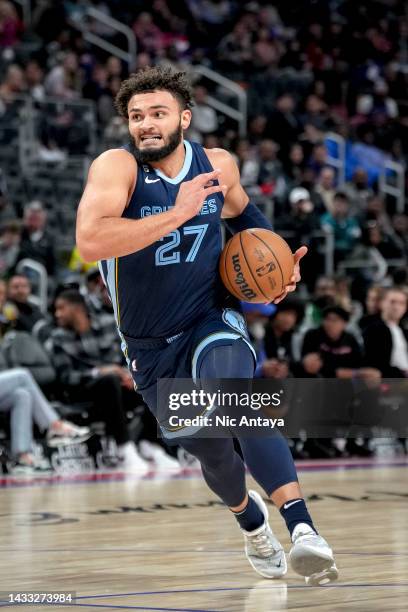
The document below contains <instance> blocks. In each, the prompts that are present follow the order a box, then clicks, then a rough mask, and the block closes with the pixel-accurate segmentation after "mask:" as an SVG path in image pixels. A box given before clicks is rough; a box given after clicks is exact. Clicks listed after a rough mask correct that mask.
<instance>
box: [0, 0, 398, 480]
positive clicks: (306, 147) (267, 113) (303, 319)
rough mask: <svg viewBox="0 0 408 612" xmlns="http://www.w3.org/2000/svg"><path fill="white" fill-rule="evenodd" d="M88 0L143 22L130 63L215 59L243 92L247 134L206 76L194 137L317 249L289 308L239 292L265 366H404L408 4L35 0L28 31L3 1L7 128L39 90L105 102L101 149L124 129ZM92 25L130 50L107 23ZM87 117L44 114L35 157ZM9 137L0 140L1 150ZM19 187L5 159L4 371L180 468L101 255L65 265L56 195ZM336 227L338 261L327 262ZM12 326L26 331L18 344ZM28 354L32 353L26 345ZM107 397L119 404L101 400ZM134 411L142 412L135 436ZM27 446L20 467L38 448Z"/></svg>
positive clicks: (365, 375) (297, 371)
mask: <svg viewBox="0 0 408 612" xmlns="http://www.w3.org/2000/svg"><path fill="white" fill-rule="evenodd" d="M90 6H93V7H95V8H97V9H98V10H99V11H101V12H102V13H104V14H105V15H107V16H112V17H115V18H116V19H119V20H121V21H122V22H123V23H126V24H127V25H129V26H130V27H132V29H133V31H134V33H135V36H136V39H137V49H138V54H137V58H136V65H135V66H133V67H130V70H136V69H139V68H143V67H146V66H150V65H157V64H159V65H170V66H173V67H176V68H180V69H187V70H189V69H190V68H191V66H194V65H196V64H201V65H204V66H207V67H209V68H211V69H213V70H215V71H218V72H219V73H221V74H222V75H224V76H227V77H228V78H231V79H233V80H234V81H237V82H239V83H240V84H241V85H242V86H243V87H244V88H245V90H246V92H247V95H248V102H249V104H248V107H249V117H248V126H247V128H248V129H247V136H246V137H245V138H242V137H240V136H239V134H238V130H237V126H236V124H235V123H234V122H233V121H232V120H230V119H228V118H226V117H225V116H224V115H221V114H220V113H217V112H216V111H215V110H214V108H213V107H212V106H211V104H210V103H209V96H215V97H218V98H219V99H220V100H221V101H223V102H224V103H226V104H233V103H234V102H233V100H232V99H231V98H229V97H228V94H226V93H225V91H221V90H220V89H218V88H215V87H214V85H211V83H210V82H206V81H204V80H200V81H196V82H195V84H194V95H195V108H194V109H193V121H192V125H191V127H190V130H189V132H188V134H187V137H188V138H191V139H192V140H196V141H199V142H201V143H203V145H204V146H206V147H208V148H212V147H218V146H221V147H225V148H227V149H228V150H229V151H231V153H232V154H233V155H234V157H235V159H236V161H237V164H238V166H239V169H240V172H241V177H242V184H243V186H244V187H245V189H246V190H247V192H248V193H249V195H250V196H251V197H252V198H254V199H255V201H259V203H260V205H261V206H265V211H266V212H267V214H269V215H270V216H271V219H272V220H273V223H274V226H275V228H276V230H277V231H278V232H279V233H281V234H282V235H283V236H285V237H286V239H287V240H288V242H289V243H290V245H291V247H293V249H295V248H297V247H298V246H299V245H300V244H306V245H307V246H308V247H309V254H308V256H307V257H306V258H304V260H303V261H302V264H303V262H304V265H303V270H302V274H303V281H304V282H303V283H302V285H301V287H300V289H299V291H298V295H297V297H296V299H292V298H287V299H286V300H285V301H284V302H282V303H281V304H279V306H278V307H276V306H274V305H270V306H258V305H249V304H243V308H244V312H245V314H246V317H247V320H248V324H249V329H250V334H251V336H252V340H253V342H254V344H255V346H256V348H257V354H258V366H257V376H260V377H265V378H286V377H304V378H309V377H315V378H319V377H320V378H321V377H323V378H324V377H333V378H334V377H338V378H344V379H347V378H351V379H354V378H361V379H362V380H364V381H372V380H378V378H379V377H381V376H383V377H407V376H408V348H407V330H408V320H407V296H408V276H407V257H408V216H407V214H406V212H407V209H406V207H405V209H404V210H401V209H398V208H397V207H396V205H395V200H394V199H393V198H390V197H385V196H384V195H383V194H381V191H380V189H379V169H380V168H381V165H382V163H383V162H384V160H386V159H388V160H392V161H395V162H398V163H400V164H402V166H403V167H404V168H406V165H407V153H408V151H407V142H408V138H407V131H408V112H407V111H408V103H407V98H406V92H407V85H408V44H407V40H408V36H407V34H408V25H407V21H406V14H405V10H406V9H405V3H404V2H402V1H400V0H371V1H370V2H367V1H362V2H355V1H354V0H332V1H328V0H314V1H313V2H297V3H288V2H283V1H281V0H274V1H273V2H272V1H269V2H268V1H260V2H257V1H253V2H252V1H251V2H237V1H234V0H186V1H185V2H178V1H175V0H153V1H152V2H151V3H146V2H144V1H142V0H94V1H88V0H65V1H62V2H52V1H51V0H37V1H36V2H33V12H32V25H31V27H28V26H27V24H24V23H23V20H22V16H21V13H20V12H19V11H20V7H19V6H17V5H15V4H14V3H13V2H11V1H9V0H0V127H2V126H3V127H4V126H7V125H8V123H9V122H10V120H11V118H13V117H14V118H15V117H18V107H17V106H16V104H15V102H16V100H17V99H18V98H19V96H22V95H28V96H31V98H32V99H33V100H34V101H36V102H38V103H42V102H44V101H45V100H47V99H48V97H52V98H54V99H57V100H60V101H61V102H64V101H66V102H69V101H80V100H82V99H88V100H92V101H93V102H94V103H95V107H96V112H97V118H98V135H99V137H100V143H102V145H101V146H116V145H117V144H123V143H124V142H126V140H127V128H126V125H125V124H124V123H123V122H122V120H121V119H120V118H118V117H117V116H116V114H115V111H114V107H113V100H114V97H115V95H116V93H117V91H118V89H119V86H120V82H121V80H122V79H123V78H126V76H127V75H128V74H129V67H128V66H127V65H126V64H125V63H124V62H121V61H120V60H119V59H118V58H117V57H114V56H111V55H109V54H107V53H105V52H103V51H101V50H100V49H98V48H97V47H94V46H91V45H89V44H88V43H87V42H86V41H85V39H84V37H83V35H82V34H81V33H80V32H79V31H78V28H77V27H76V24H78V23H80V22H81V20H83V19H85V13H86V10H87V8H89V7H90ZM90 26H91V29H92V32H93V33H94V34H95V35H99V36H102V37H103V38H104V39H105V40H107V41H108V42H111V43H112V44H115V45H118V46H123V44H124V41H123V39H122V38H121V35H119V34H117V33H114V32H113V31H112V30H111V29H110V28H109V27H108V26H106V25H103V24H102V23H101V22H96V21H95V22H91V23H90ZM84 120H85V119H84V117H80V116H79V115H74V114H73V113H72V112H68V111H67V110H66V109H65V107H63V109H62V111H61V112H59V113H58V112H57V113H56V114H55V113H54V114H52V113H51V114H48V115H45V114H44V115H43V116H42V118H41V120H40V129H39V141H40V142H39V149H38V155H39V157H40V158H41V159H42V160H44V161H46V162H47V163H50V164H53V163H59V162H60V161H61V160H64V159H66V158H67V157H68V156H69V155H70V154H78V153H81V152H83V150H84V148H86V147H88V145H89V142H88V141H87V140H86V139H85V140H84V133H85V132H84V130H83V129H82V126H83V123H81V122H83V121H84ZM0 131H1V130H0ZM329 131H332V132H336V133H338V134H339V135H340V136H342V137H343V138H344V139H345V142H346V168H345V182H341V181H340V177H339V174H338V172H337V170H336V169H335V168H333V166H332V165H331V164H330V155H332V154H333V150H332V149H331V148H330V147H331V145H330V143H329V142H328V140H327V138H326V136H327V133H328V132H329ZM6 133H7V130H4V131H3V132H1V138H0V145H1V144H2V145H3V146H5V147H7V138H6V137H5V136H4V134H6ZM405 180H406V179H405ZM7 182H8V177H7V173H6V172H4V171H3V170H2V169H1V168H0V349H1V350H2V352H3V353H5V354H6V355H7V358H6V359H4V360H3V365H2V362H1V361H0V385H1V376H2V373H3V375H4V373H5V372H8V371H10V370H11V368H21V367H23V368H25V367H28V368H29V370H30V371H32V372H33V376H34V379H35V380H36V381H37V383H38V385H39V386H40V387H41V389H42V391H43V393H44V397H45V398H46V401H54V402H61V403H62V405H64V404H65V405H72V406H75V405H77V406H78V405H86V407H87V411H88V413H89V419H90V421H92V420H95V419H96V418H98V419H100V420H102V421H103V422H104V425H105V428H106V431H107V433H108V435H109V436H111V437H113V439H114V440H115V441H116V444H117V446H118V448H120V449H121V450H120V453H119V455H120V458H121V461H122V462H125V463H122V465H127V466H133V468H134V469H138V470H140V471H143V470H145V469H146V467H147V466H148V465H149V462H150V463H151V462H153V463H156V464H157V465H159V466H164V467H169V468H171V469H174V468H175V466H176V465H177V458H176V457H175V455H174V453H173V456H170V455H168V454H167V450H168V449H164V448H163V447H162V446H160V445H157V441H156V430H155V426H154V423H152V421H151V419H150V417H149V414H148V413H147V411H146V410H145V409H144V407H143V402H142V401H141V398H140V396H137V394H135V393H134V391H133V389H132V383H131V379H130V375H129V373H128V371H127V370H126V368H125V363H124V361H123V357H122V354H121V352H120V346H119V340H118V339H117V336H116V333H115V323H114V318H113V313H112V307H111V304H110V301H109V298H108V296H107V293H106V290H105V288H104V286H103V283H102V281H101V277H100V275H99V272H98V269H97V268H96V265H95V264H84V262H83V261H82V260H81V258H80V257H79V254H78V252H77V251H76V249H75V247H74V245H72V253H71V255H70V257H69V260H66V261H62V260H61V258H60V257H59V254H58V245H57V244H56V236H55V233H54V232H53V227H52V226H51V225H50V221H49V218H48V212H47V211H49V203H48V202H47V201H40V200H32V201H27V202H26V204H25V206H23V207H22V209H21V210H18V209H17V208H16V206H15V205H14V203H13V200H12V197H10V195H9V192H8V188H7ZM76 205H77V202H72V208H73V209H75V208H76ZM328 234H330V236H331V237H332V245H333V252H332V253H331V255H330V256H331V258H332V263H333V270H334V272H333V273H330V274H327V273H326V274H325V270H326V272H327V248H326V247H327V242H326V241H325V236H327V235H328ZM325 245H326V246H325ZM26 258H29V259H31V260H34V261H36V262H38V263H40V264H42V265H43V266H44V268H45V270H46V272H47V274H48V277H49V281H50V282H49V285H50V291H49V296H48V297H49V300H48V308H45V309H44V308H41V307H40V306H38V303H37V302H36V301H35V299H34V295H33V292H32V287H31V279H30V278H29V277H28V276H26V275H25V274H24V273H22V272H21V271H19V270H20V268H19V262H21V261H22V260H24V259H26ZM16 332H18V333H19V334H23V336H20V338H23V339H24V341H25V342H27V345H25V344H24V343H23V348H21V347H20V349H19V350H17V348H16V343H15V337H14V336H13V335H12V334H15V333H16ZM24 334H25V336H24ZM30 342H31V343H32V344H31V345H30V344H29V343H30ZM17 344H18V343H17ZM9 345H10V346H11V347H12V349H13V350H11V348H10V346H9ZM34 345H35V346H34ZM30 346H31V348H30ZM24 347H25V348H24ZM27 347H28V348H27ZM30 351H33V354H34V355H35V356H36V357H35V359H34V358H33V361H32V362H30V361H27V360H24V359H23V358H22V356H23V355H24V354H27V352H28V353H30ZM30 354H31V353H30ZM36 360H38V363H37V361H36ZM40 365H41V367H47V368H49V370H48V372H49V376H48V377H47V376H45V378H44V379H43V378H41V376H40V375H39V374H38V371H39V370H38V369H37V370H35V371H34V370H33V368H34V366H36V367H37V366H38V367H39V366H40ZM41 371H42V373H44V372H43V370H41ZM106 397H109V398H110V400H109V402H106V401H105V402H101V398H104V399H105V398H106ZM103 403H104V404H105V407H106V409H104V410H103V411H102V412H103V413H102V412H101V408H100V406H101V405H102V404H103ZM2 409H3V410H5V408H4V406H3V408H2V405H1V398H0V411H1V410H2ZM8 409H9V404H8ZM135 415H138V422H140V423H141V425H140V427H139V429H138V433H137V434H134V432H133V434H132V433H131V430H132V422H133V419H134V418H135ZM50 422H52V421H50ZM82 425H84V424H82ZM43 429H44V428H43ZM80 433H81V432H79V433H78V432H74V437H75V435H80ZM135 439H138V440H139V445H138V446H136V444H135V443H134V440H135ZM315 442H316V441H315ZM26 450H27V449H26ZM294 452H298V451H296V449H294ZM365 452H369V450H368V448H367V447H366V446H365V445H364V444H363V445H361V446H360V447H359V448H356V447H355V445H354V446H353V445H349V447H348V448H343V449H342V450H341V451H340V450H339V449H338V448H334V447H333V444H332V442H331V441H328V442H327V444H326V445H323V446H322V444H320V443H319V444H316V443H315V444H314V445H313V444H312V443H311V444H309V446H308V447H305V448H302V453H303V455H304V456H334V455H336V454H339V453H343V454H347V453H348V454H355V453H360V454H364V453H365ZM19 454H20V455H21V454H22V455H23V456H22V458H21V457H19V458H18V461H19V462H20V463H21V461H23V462H24V460H25V456H24V455H25V454H26V453H19ZM30 461H31V458H30ZM30 461H29V463H30ZM30 465H31V464H30ZM33 469H34V468H33Z"/></svg>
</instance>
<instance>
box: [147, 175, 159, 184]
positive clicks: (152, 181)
mask: <svg viewBox="0 0 408 612" xmlns="http://www.w3.org/2000/svg"><path fill="white" fill-rule="evenodd" d="M157 181H160V179H159V178H158V179H149V177H148V176H146V178H145V183H157Z"/></svg>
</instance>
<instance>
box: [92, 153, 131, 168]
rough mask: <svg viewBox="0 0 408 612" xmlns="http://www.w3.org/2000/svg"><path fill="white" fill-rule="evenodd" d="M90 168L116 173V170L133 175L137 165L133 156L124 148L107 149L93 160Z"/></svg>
mask: <svg viewBox="0 0 408 612" xmlns="http://www.w3.org/2000/svg"><path fill="white" fill-rule="evenodd" d="M91 168H92V169H93V170H99V171H109V172H112V171H114V172H116V171H117V170H120V171H123V170H124V171H130V172H133V173H135V172H136V171H137V163H136V160H135V158H134V157H133V155H132V154H131V153H130V152H129V151H127V150H126V149H124V148H121V149H107V150H106V151H103V153H101V154H100V155H98V157H96V158H95V159H94V161H93V162H92V166H91Z"/></svg>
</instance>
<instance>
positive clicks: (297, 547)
mask: <svg viewBox="0 0 408 612" xmlns="http://www.w3.org/2000/svg"><path fill="white" fill-rule="evenodd" d="M292 542H293V546H292V548H291V550H290V553H289V560H290V564H291V566H292V569H293V571H294V572H296V573H297V574H300V575H301V576H304V577H305V580H306V583H307V584H310V585H312V586H323V585H324V584H328V583H329V582H334V581H335V580H337V578H338V576H339V572H338V569H337V567H336V565H335V563H334V556H333V551H332V549H331V548H330V547H329V545H328V543H327V542H326V540H325V539H324V538H322V537H321V536H319V535H317V534H316V533H315V532H314V531H313V529H311V528H310V526H309V525H307V524H306V523H299V525H296V527H295V529H294V531H293V534H292Z"/></svg>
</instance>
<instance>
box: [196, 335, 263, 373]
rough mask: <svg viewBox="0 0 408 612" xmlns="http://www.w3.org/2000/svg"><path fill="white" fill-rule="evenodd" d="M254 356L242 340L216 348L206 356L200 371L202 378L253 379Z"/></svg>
mask: <svg viewBox="0 0 408 612" xmlns="http://www.w3.org/2000/svg"><path fill="white" fill-rule="evenodd" d="M254 367H255V363H254V356H253V354H252V351H251V349H250V348H249V346H248V344H247V343H246V342H245V341H244V340H241V339H237V340H234V339H232V340H231V343H230V344H228V345H222V346H214V347H212V348H211V349H209V350H208V351H207V353H206V354H205V355H204V357H203V359H202V361H201V366H200V370H199V377H200V378H208V379H211V378H252V376H253V374H254Z"/></svg>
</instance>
